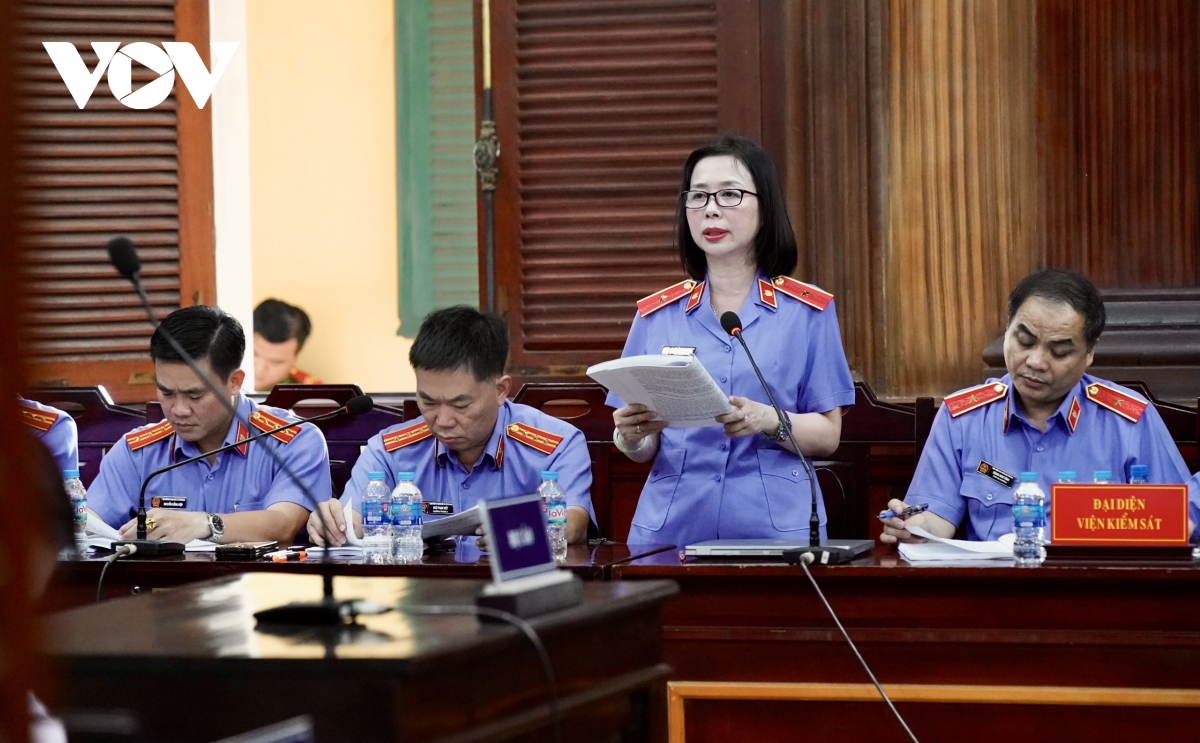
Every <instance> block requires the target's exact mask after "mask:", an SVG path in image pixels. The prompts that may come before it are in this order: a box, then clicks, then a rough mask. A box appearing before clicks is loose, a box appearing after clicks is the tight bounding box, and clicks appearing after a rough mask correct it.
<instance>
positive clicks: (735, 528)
mask: <svg viewBox="0 0 1200 743" xmlns="http://www.w3.org/2000/svg"><path fill="white" fill-rule="evenodd" d="M759 278H760V279H762V278H763V277H761V276H760V277H759ZM770 299H771V298H770V297H769V296H768V297H764V295H763V292H762V291H761V290H760V288H758V286H757V282H756V288H754V289H752V290H751V292H750V295H749V296H748V297H747V298H746V300H745V302H743V303H742V307H741V309H740V310H739V311H738V317H739V318H740V319H741V321H742V337H743V338H744V339H745V341H746V344H747V345H748V346H749V347H750V351H751V352H752V353H753V354H754V359H755V361H757V362H758V366H759V368H760V369H761V370H762V373H763V376H764V377H765V378H766V380H767V383H768V384H769V385H771V392H772V393H773V394H774V395H775V399H776V400H777V401H778V402H779V407H780V408H781V409H783V410H784V411H785V412H788V411H791V412H800V413H824V412H828V411H830V410H833V409H834V408H839V407H841V408H844V407H848V406H850V405H853V404H854V381H853V379H851V377H850V368H849V366H848V365H847V364H846V354H845V351H843V349H842V338H841V334H840V332H839V331H838V322H837V313H836V310H835V309H834V305H833V304H832V303H830V304H829V305H828V306H827V307H826V308H825V309H824V310H818V309H816V308H814V307H811V306H809V305H807V304H805V303H804V302H801V301H799V300H797V299H793V298H792V297H790V296H787V295H785V294H783V293H776V294H775V295H774V302H775V304H776V306H775V307H772V306H771V301H770ZM688 304H689V300H688V298H687V297H685V298H683V299H680V300H679V301H676V302H674V303H673V304H671V305H669V306H666V307H663V308H661V309H658V310H655V311H654V312H652V313H651V314H649V315H647V316H646V317H642V316H641V315H640V314H639V315H638V316H636V317H634V319H633V327H632V328H631V329H630V331H629V338H628V339H627V340H626V341H625V350H624V351H623V352H622V353H621V355H622V356H623V357H624V356H637V355H640V354H655V353H661V352H662V349H663V347H664V346H677V347H679V346H682V347H685V348H691V347H694V348H695V353H696V357H697V358H698V359H699V360H700V363H701V364H703V365H704V368H705V369H707V370H708V373H709V374H710V375H711V376H712V378H713V379H714V380H715V381H716V382H717V385H718V386H720V388H721V390H722V391H723V392H724V393H725V394H726V395H738V396H740V397H746V398H749V399H751V400H756V401H758V402H761V403H764V404H767V405H769V404H770V401H769V400H768V399H767V395H766V393H765V392H763V389H762V385H761V384H759V381H758V377H757V376H756V375H755V373H754V369H753V368H752V367H751V366H750V362H749V361H748V360H747V359H746V353H745V351H744V350H743V349H742V347H741V344H740V343H738V342H737V340H736V339H734V338H731V337H730V336H729V335H728V334H727V333H726V332H725V331H724V330H723V329H722V328H721V323H720V321H719V320H718V319H717V316H716V314H715V313H714V312H713V311H712V308H711V307H710V305H709V287H708V282H705V283H704V286H703V294H702V296H701V298H700V300H699V301H698V302H694V303H692V304H693V305H694V306H693V308H692V310H691V311H690V312H689V311H688V309H687V307H688ZM606 402H607V404H608V405H610V406H611V407H614V408H619V407H622V406H623V405H624V402H622V400H621V399H620V398H619V397H617V396H616V395H615V394H612V393H609V395H608V399H607V401H606ZM818 495H819V490H818ZM811 502H812V496H811V492H810V489H809V482H808V475H807V474H805V470H804V466H803V464H802V463H801V462H800V459H799V457H798V456H797V455H796V454H794V453H792V452H791V451H788V450H786V449H783V448H782V447H781V446H780V445H779V444H778V443H777V442H774V441H771V440H770V439H768V438H766V437H765V436H757V435H756V436H742V437H739V438H730V437H728V436H726V435H725V432H724V431H723V430H722V428H721V426H720V425H719V424H714V425H712V426H706V427H703V428H667V429H666V430H664V431H663V432H662V436H661V438H660V441H659V450H658V455H657V457H656V458H655V460H654V465H653V467H652V469H651V470H650V477H649V478H648V479H647V481H646V485H645V487H643V488H642V495H641V497H640V498H639V499H638V505H637V510H636V511H635V513H634V515H633V523H632V525H631V526H630V529H629V540H628V541H629V543H630V544H674V545H676V546H680V547H683V546H686V545H688V544H694V543H696V542H701V541H704V540H708V539H737V538H768V539H799V540H804V539H807V538H808V529H809V526H808V519H809V514H810V512H811ZM817 513H818V516H819V518H820V523H821V527H822V528H821V532H822V536H824V532H825V529H824V526H825V505H824V502H823V501H820V500H818V509H817Z"/></svg>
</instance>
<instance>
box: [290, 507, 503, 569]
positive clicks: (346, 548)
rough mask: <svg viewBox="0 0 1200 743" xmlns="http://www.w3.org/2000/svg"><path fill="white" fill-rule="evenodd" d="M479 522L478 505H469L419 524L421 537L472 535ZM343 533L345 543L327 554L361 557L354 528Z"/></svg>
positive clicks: (317, 549)
mask: <svg viewBox="0 0 1200 743" xmlns="http://www.w3.org/2000/svg"><path fill="white" fill-rule="evenodd" d="M343 506H344V504H343ZM348 510H349V509H347V511H348ZM351 523H353V519H352V517H348V518H346V524H347V526H349V525H350V524H351ZM481 523H483V522H482V521H480V518H479V507H478V506H471V507H470V508H468V509H467V510H465V511H463V512H462V513H456V514H454V515H453V516H444V517H442V518H440V519H433V520H432V521H426V522H425V523H423V524H422V525H421V538H422V539H429V538H431V537H452V536H455V535H458V534H463V535H473V534H474V533H475V530H476V529H478V528H479V525H480V524H481ZM344 533H345V535H346V543H345V544H343V545H342V546H340V547H330V548H329V554H330V555H331V556H333V557H351V558H353V557H362V539H361V538H359V536H358V535H357V534H355V533H354V529H352V528H348V529H346V531H345V532H344ZM306 552H307V553H308V555H309V556H310V557H311V556H316V555H320V554H323V553H324V552H325V548H324V547H309V548H308V549H307V550H306Z"/></svg>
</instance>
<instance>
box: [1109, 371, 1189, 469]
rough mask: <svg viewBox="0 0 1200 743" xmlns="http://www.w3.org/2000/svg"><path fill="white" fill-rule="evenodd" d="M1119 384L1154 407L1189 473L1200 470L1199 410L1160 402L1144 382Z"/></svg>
mask: <svg viewBox="0 0 1200 743" xmlns="http://www.w3.org/2000/svg"><path fill="white" fill-rule="evenodd" d="M1117 384H1119V385H1121V386H1122V387H1128V388H1129V389H1131V390H1133V391H1134V392H1136V393H1138V394H1139V395H1141V396H1142V397H1144V398H1146V399H1147V400H1149V401H1150V402H1151V403H1152V404H1153V405H1154V408H1155V409H1156V410H1157V411H1158V414H1159V415H1160V416H1161V417H1162V420H1163V424H1164V425H1166V427H1167V431H1168V432H1169V433H1170V434H1171V438H1172V439H1173V440H1174V441H1175V446H1177V447H1179V453H1180V454H1181V455H1182V456H1183V460H1184V461H1185V462H1186V463H1187V466H1188V471H1189V472H1195V471H1196V470H1197V469H1198V468H1200V415H1198V414H1197V409H1196V408H1189V407H1187V406H1185V405H1176V404H1174V403H1169V402H1163V401H1162V400H1159V399H1158V398H1157V397H1155V396H1154V393H1153V392H1151V391H1150V386H1149V385H1147V384H1145V383H1144V382H1117Z"/></svg>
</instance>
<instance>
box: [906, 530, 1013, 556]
mask: <svg viewBox="0 0 1200 743" xmlns="http://www.w3.org/2000/svg"><path fill="white" fill-rule="evenodd" d="M908 531H909V532H911V533H912V534H914V535H916V536H918V537H924V538H925V539H928V540H929V541H928V542H924V543H921V544H906V543H904V542H901V543H900V545H899V548H900V556H901V557H903V558H904V559H905V560H908V561H909V562H951V561H953V562H962V561H966V560H1011V559H1012V556H1013V550H1012V537H1011V535H1005V536H1007V537H1009V538H1008V539H1007V540H1001V541H996V542H968V541H966V540H963V539H945V538H943V537H935V536H934V535H932V534H930V533H929V532H928V531H926V530H925V529H922V528H921V527H919V526H917V525H915V524H913V525H910V526H909V527H908Z"/></svg>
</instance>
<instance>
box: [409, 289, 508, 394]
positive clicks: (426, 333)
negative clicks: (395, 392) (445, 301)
mask: <svg viewBox="0 0 1200 743" xmlns="http://www.w3.org/2000/svg"><path fill="white" fill-rule="evenodd" d="M507 361H508V328H507V327H505V325H504V320H502V319H501V318H500V316H499V315H496V314H495V313H492V312H480V311H479V310H477V309H475V308H474V307H468V306H467V305H465V304H460V305H456V306H454V307H447V308H446V309H444V310H437V311H435V312H430V313H429V315H427V316H426V317H425V320H424V322H422V323H421V327H420V329H419V330H417V337H416V338H415V339H414V340H413V344H412V348H410V349H409V351H408V362H409V363H410V364H412V367H413V368H414V369H420V370H422V371H456V370H458V369H466V370H467V371H469V372H471V374H472V375H474V377H475V380H476V381H478V382H486V381H488V380H489V379H495V378H496V377H499V376H500V375H501V374H503V373H504V364H505V363H506V362H507Z"/></svg>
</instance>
